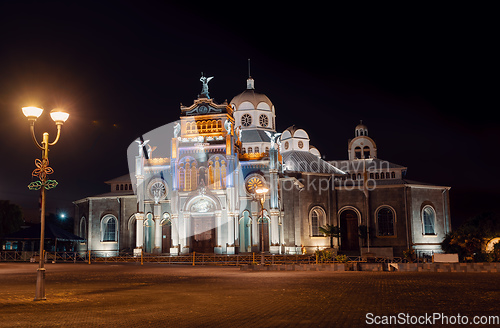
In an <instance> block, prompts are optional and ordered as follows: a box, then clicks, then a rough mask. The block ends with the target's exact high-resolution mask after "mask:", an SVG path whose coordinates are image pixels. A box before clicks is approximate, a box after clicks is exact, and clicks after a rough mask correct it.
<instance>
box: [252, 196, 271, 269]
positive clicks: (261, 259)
mask: <svg viewBox="0 0 500 328" xmlns="http://www.w3.org/2000/svg"><path fill="white" fill-rule="evenodd" d="M268 191H269V189H268V188H266V187H260V188H257V189H255V193H256V194H257V197H258V199H259V203H260V264H262V265H264V202H265V201H266V194H267V192H268Z"/></svg>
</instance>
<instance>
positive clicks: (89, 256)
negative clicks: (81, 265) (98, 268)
mask: <svg viewBox="0 0 500 328" xmlns="http://www.w3.org/2000/svg"><path fill="white" fill-rule="evenodd" d="M89 264H90V249H89Z"/></svg>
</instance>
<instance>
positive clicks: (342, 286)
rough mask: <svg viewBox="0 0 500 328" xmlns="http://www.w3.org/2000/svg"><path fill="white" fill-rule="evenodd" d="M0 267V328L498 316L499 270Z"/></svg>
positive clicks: (331, 323) (350, 323) (335, 323)
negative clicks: (39, 294)
mask: <svg viewBox="0 0 500 328" xmlns="http://www.w3.org/2000/svg"><path fill="white" fill-rule="evenodd" d="M36 268H37V264H35V263H0V313H1V316H0V318H1V321H0V327H57V326H61V327H104V326H108V327H109V326H113V327H169V326H171V327H236V326H238V327H239V326H243V327H308V326H314V327H318V326H319V327H359V326H363V325H364V323H365V318H366V314H367V313H374V314H376V315H396V314H398V313H399V312H404V313H410V314H412V315H419V314H424V313H433V312H442V313H445V314H448V315H456V314H458V313H460V314H461V315H469V316H471V317H472V316H474V315H499V314H500V313H499V312H498V304H499V302H500V292H499V291H500V290H499V287H498V286H500V273H432V272H404V273H403V272H332V271H261V272H252V271H249V272H245V271H240V269H239V268H237V267H201V266H200V267H196V266H195V267H192V266H168V265H163V264H145V265H144V266H140V265H137V264H134V263H130V264H91V265H88V264H78V263H77V264H47V266H46V268H47V274H46V296H47V301H42V302H33V301H32V300H33V297H34V293H35V277H36Z"/></svg>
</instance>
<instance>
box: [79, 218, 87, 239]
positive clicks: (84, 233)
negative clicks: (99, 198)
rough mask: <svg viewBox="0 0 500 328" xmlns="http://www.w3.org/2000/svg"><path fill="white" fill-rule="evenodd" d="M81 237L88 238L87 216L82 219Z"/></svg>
mask: <svg viewBox="0 0 500 328" xmlns="http://www.w3.org/2000/svg"><path fill="white" fill-rule="evenodd" d="M80 237H82V238H85V239H87V222H86V220H85V217H82V218H81V219H80Z"/></svg>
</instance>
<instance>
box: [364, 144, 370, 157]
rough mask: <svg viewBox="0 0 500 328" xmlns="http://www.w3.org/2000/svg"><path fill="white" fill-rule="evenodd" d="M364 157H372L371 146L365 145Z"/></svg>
mask: <svg viewBox="0 0 500 328" xmlns="http://www.w3.org/2000/svg"><path fill="white" fill-rule="evenodd" d="M363 157H364V158H370V147H368V146H364V147H363Z"/></svg>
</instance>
